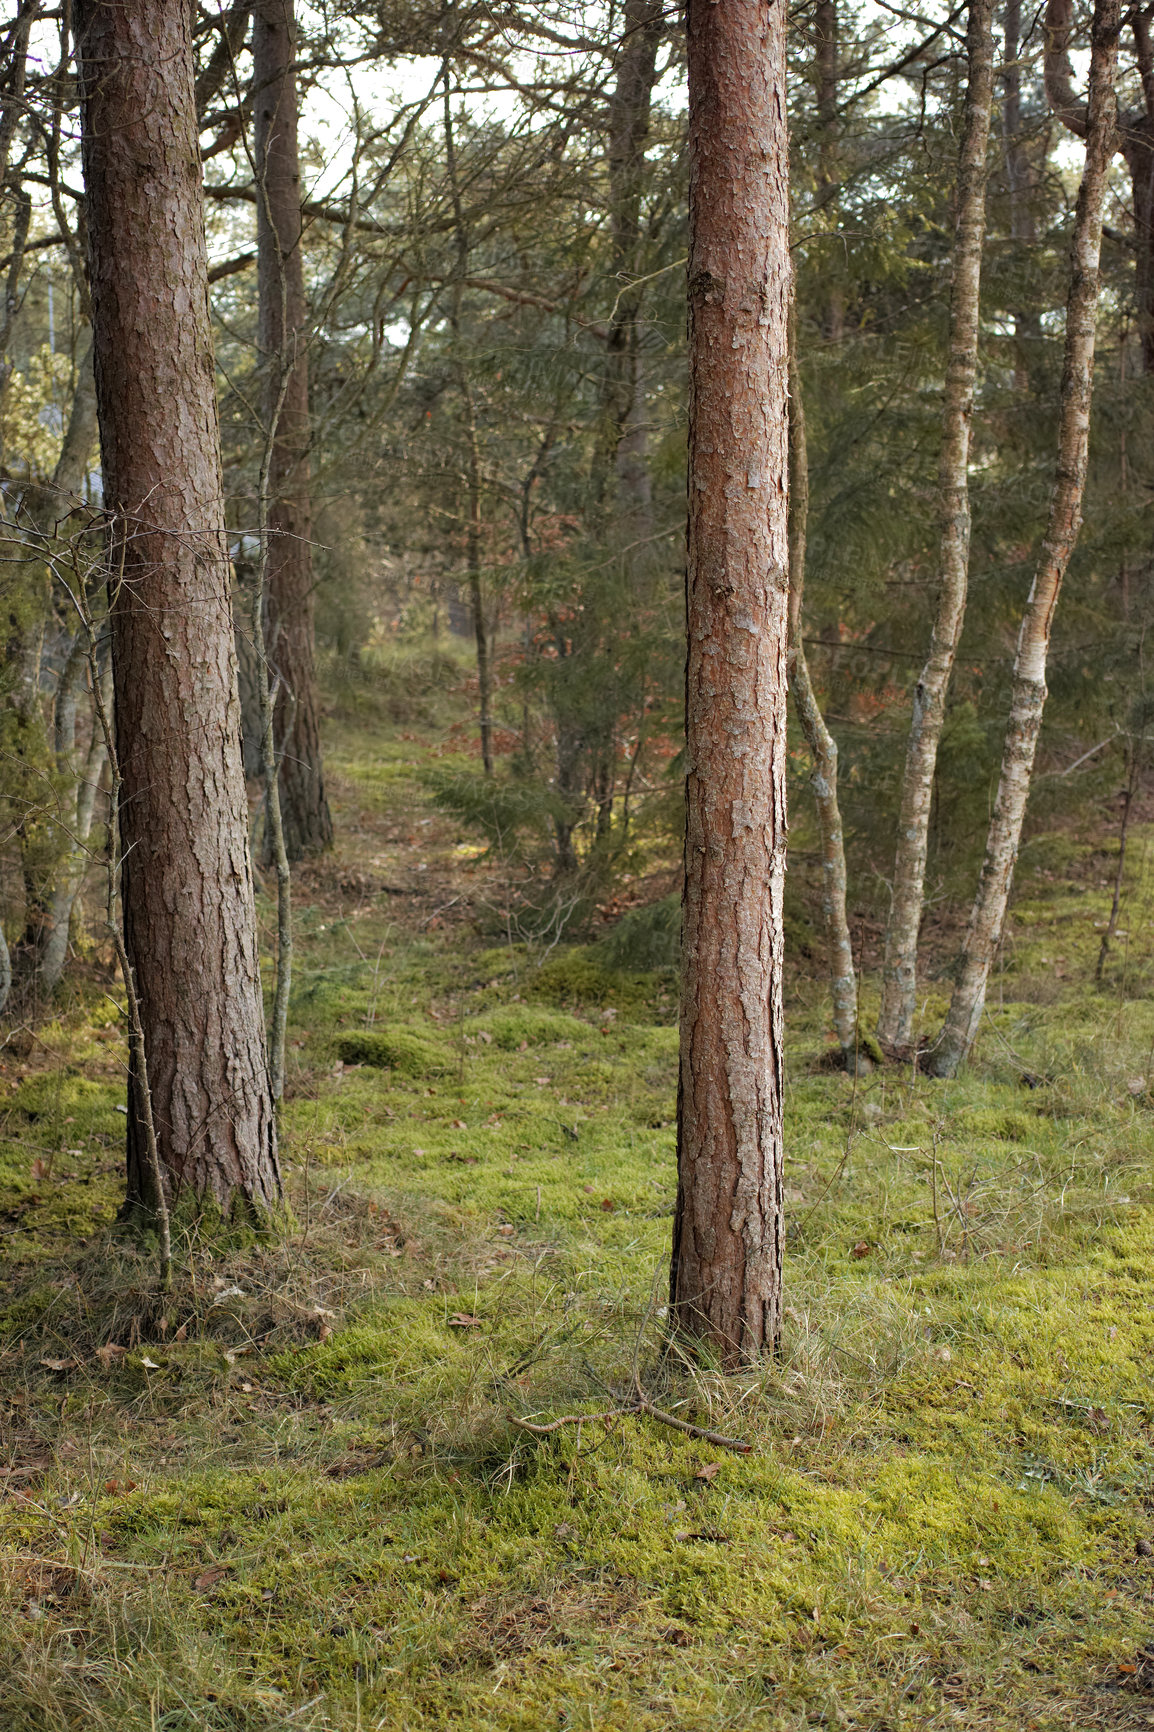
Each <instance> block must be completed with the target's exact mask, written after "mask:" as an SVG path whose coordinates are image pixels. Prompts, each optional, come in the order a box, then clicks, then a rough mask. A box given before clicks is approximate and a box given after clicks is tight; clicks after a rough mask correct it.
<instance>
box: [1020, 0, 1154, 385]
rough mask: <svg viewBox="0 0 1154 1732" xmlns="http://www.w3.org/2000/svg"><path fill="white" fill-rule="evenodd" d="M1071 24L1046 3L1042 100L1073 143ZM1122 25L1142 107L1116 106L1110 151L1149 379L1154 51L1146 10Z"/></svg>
mask: <svg viewBox="0 0 1154 1732" xmlns="http://www.w3.org/2000/svg"><path fill="white" fill-rule="evenodd" d="M1073 18H1074V4H1073V0H1047V6H1046V16H1045V42H1046V46H1045V60H1044V70H1045V84H1046V97H1047V99H1048V101H1049V104H1050V107H1051V109H1052V110H1053V112H1054V113H1055V114H1056V115H1057V117H1058V119H1059V120H1060V121H1061V122H1062V124H1063V126H1065V127H1067V128H1068V129H1069V130H1070V131H1071V132H1072V133H1073V134H1074V136H1075V138H1085V137H1086V136H1087V129H1088V126H1089V110H1088V105H1087V104H1086V103H1085V102H1083V101H1082V100H1081V98H1080V97H1079V96H1078V94H1077V92H1076V91H1075V89H1074V79H1073V73H1072V70H1071V66H1070V37H1071V35H1072V33H1073ZM1126 22H1127V23H1128V24H1129V25H1130V28H1131V30H1132V31H1133V35H1134V49H1135V54H1136V56H1137V60H1138V76H1139V83H1140V85H1141V90H1142V104H1141V107H1134V108H1126V109H1119V108H1118V107H1117V104H1116V103H1115V109H1114V113H1115V116H1116V122H1117V126H1116V131H1115V135H1114V145H1113V148H1114V149H1115V150H1117V151H1119V152H1120V153H1121V155H1122V158H1123V161H1124V162H1125V164H1126V170H1127V173H1128V174H1129V177H1130V195H1131V200H1132V206H1133V212H1134V300H1135V304H1136V308H1137V313H1138V335H1139V339H1140V342H1141V347H1142V368H1143V371H1144V372H1146V373H1154V48H1152V46H1151V41H1150V17H1149V13H1148V12H1147V11H1146V10H1144V9H1143V8H1142V7H1138V6H1136V7H1135V8H1134V9H1133V10H1132V11H1131V12H1130V13H1128V14H1127V19H1126Z"/></svg>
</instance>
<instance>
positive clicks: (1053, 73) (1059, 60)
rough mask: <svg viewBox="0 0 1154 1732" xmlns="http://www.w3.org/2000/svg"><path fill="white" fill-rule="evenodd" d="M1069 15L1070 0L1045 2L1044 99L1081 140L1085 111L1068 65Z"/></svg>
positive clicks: (1064, 124)
mask: <svg viewBox="0 0 1154 1732" xmlns="http://www.w3.org/2000/svg"><path fill="white" fill-rule="evenodd" d="M1073 12H1074V5H1073V0H1047V5H1046V16H1045V19H1044V20H1043V26H1042V28H1043V32H1044V35H1045V43H1046V47H1045V55H1044V60H1043V67H1044V78H1045V86H1046V100H1047V101H1048V102H1049V104H1050V107H1051V109H1052V110H1053V112H1054V114H1055V115H1056V116H1057V118H1058V119H1059V120H1060V121H1061V122H1062V125H1063V126H1065V127H1066V128H1067V129H1068V130H1069V131H1070V132H1072V133H1073V134H1074V136H1075V138H1085V136H1086V126H1087V113H1088V109H1087V105H1086V103H1085V102H1083V101H1082V99H1081V98H1080V97H1079V96H1078V94H1077V92H1076V91H1075V89H1074V69H1073V67H1072V66H1071V65H1070V37H1071V35H1072V34H1073Z"/></svg>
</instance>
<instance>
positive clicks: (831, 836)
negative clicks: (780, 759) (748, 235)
mask: <svg viewBox="0 0 1154 1732" xmlns="http://www.w3.org/2000/svg"><path fill="white" fill-rule="evenodd" d="M792 324H793V321H792V320H791V327H792ZM808 518H809V453H808V447H807V443H806V429H805V402H804V399H803V397H802V391H801V374H800V372H799V369H798V365H797V357H796V353H795V341H794V333H793V330H792V328H791V331H790V352H789V664H788V665H789V689H790V693H791V695H792V697H793V705H794V709H795V710H796V711H797V719H798V721H799V722H800V723H801V731H802V733H803V734H804V736H805V743H806V745H807V746H808V747H809V754H810V757H811V758H812V759H813V771H812V773H811V775H810V778H809V785H810V787H811V788H812V789H813V794H814V801H815V803H816V805H817V827H818V837H819V845H820V848H821V912H822V919H823V920H824V922H825V940H826V949H827V954H828V959H829V988H830V998H831V1000H832V1002H833V1026H834V1031H835V1033H836V1034H837V1043H838V1046H839V1047H840V1048H841V1052H842V1061H843V1063H844V1064H845V1067H846V1069H847V1070H852V1069H856V1067H857V1065H858V1064H859V1062H860V1053H859V1050H858V1024H857V973H856V970H855V969H854V961H853V941H852V939H851V937H850V929H849V919H848V917H847V914H846V869H845V842H844V839H843V832H842V823H841V805H840V803H839V801H838V796H837V741H836V740H835V739H834V737H833V735H832V734H831V733H830V731H829V729H828V728H827V727H826V723H825V717H824V716H823V715H822V713H821V705H820V704H819V703H818V701H817V694H816V692H815V691H814V689H813V681H812V680H811V679H810V676H809V663H808V662H807V661H806V656H805V642H804V639H803V636H802V602H803V600H804V596H805V552H806V529H807V523H808Z"/></svg>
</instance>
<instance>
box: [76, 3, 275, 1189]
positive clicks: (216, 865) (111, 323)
mask: <svg viewBox="0 0 1154 1732" xmlns="http://www.w3.org/2000/svg"><path fill="white" fill-rule="evenodd" d="M191 20H192V14H191V12H190V11H189V10H188V8H186V7H182V6H176V5H174V4H172V0H115V3H114V0H81V3H80V5H79V6H78V8H77V13H76V24H77V60H78V71H79V82H80V95H81V126H82V143H83V155H84V178H85V186H86V191H87V199H88V219H89V220H88V234H89V275H90V280H91V285H92V318H93V347H94V355H95V362H96V394H97V402H98V405H99V411H100V440H101V450H102V454H103V476H104V501H105V509H106V511H107V514H108V518H109V522H110V547H109V561H110V579H111V581H110V617H111V626H112V665H113V683H114V690H115V699H116V729H117V738H118V740H119V742H120V754H119V757H120V765H119V768H120V775H121V778H122V782H121V788H122V795H121V801H120V820H121V826H122V841H123V858H124V869H123V880H122V892H121V894H122V901H123V908H124V939H125V945H126V952H127V957H128V960H129V964H130V967H131V969H132V973H133V977H134V983H135V993H136V995H137V998H138V1000H139V1010H140V1024H141V1028H142V1031H143V1039H144V1044H145V1046H146V1049H147V1054H148V1081H149V1084H150V1085H151V1097H152V1106H153V1113H154V1121H155V1131H156V1141H157V1146H158V1149H159V1157H160V1160H161V1162H162V1164H163V1167H164V1170H165V1176H166V1180H167V1182H168V1184H169V1186H170V1189H172V1190H173V1191H174V1192H175V1191H176V1190H177V1189H178V1188H181V1187H187V1188H188V1189H190V1190H192V1191H193V1192H195V1193H196V1194H197V1195H198V1196H203V1195H206V1194H207V1195H208V1196H211V1197H212V1198H214V1199H215V1200H216V1201H217V1202H218V1203H219V1204H220V1205H221V1206H222V1207H228V1206H229V1205H230V1204H236V1203H238V1202H239V1203H240V1204H241V1205H242V1206H246V1207H247V1208H248V1209H249V1210H250V1211H252V1212H254V1213H259V1212H261V1211H263V1210H264V1209H267V1208H268V1207H270V1206H272V1205H275V1204H276V1203H277V1202H278V1201H279V1199H280V1195H281V1184H280V1173H279V1169H278V1164H277V1148H276V1119H275V1115H274V1111H273V1103H272V1098H271V1094H270V1091H269V1081H268V1069H267V1064H266V1059H265V1044H264V1008H263V1004H262V999H261V980H260V966H259V961H258V957H257V942H256V918H255V910H254V907H253V881H252V868H251V864H250V861H249V852H248V836H247V809H246V803H245V790H244V777H243V774H242V770H241V761H240V704H239V699H238V696H237V680H236V657H235V652H234V648H233V636H232V617H231V597H230V593H229V563H228V546H227V539H226V534H225V523H224V499H223V489H222V481H221V470H220V452H219V435H218V427H217V412H216V395H215V389H214V364H213V351H212V336H211V332H210V329H209V321H208V296H207V274H208V273H207V263H206V258H205V241H204V221H203V212H202V206H201V190H200V158H199V152H198V148H197V126H196V110H195V106H194V102H193V82H192V71H193V64H192V44H191V38H190V32H191ZM145 1092H146V1091H145V1090H143V1089H142V1088H141V1087H140V1079H139V1077H138V1076H137V1075H136V1074H135V1072H134V1073H133V1074H132V1076H131V1077H130V1081H129V1116H128V1199H127V1204H126V1207H127V1208H129V1209H130V1210H131V1209H132V1208H133V1207H134V1206H136V1205H143V1206H147V1204H148V1199H149V1178H148V1151H147V1120H148V1113H147V1103H146V1102H145V1101H144V1100H143V1096H144V1094H145Z"/></svg>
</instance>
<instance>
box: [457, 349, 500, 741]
mask: <svg viewBox="0 0 1154 1732" xmlns="http://www.w3.org/2000/svg"><path fill="white" fill-rule="evenodd" d="M460 377H461V397H462V402H463V404H464V409H465V438H466V441H467V451H466V462H467V464H468V488H469V516H468V521H467V523H466V525H465V565H466V569H467V570H468V573H469V600H470V602H471V603H472V608H473V639H474V642H475V643H476V646H477V687H478V699H479V708H480V715H479V717H478V721H479V726H480V733H481V763H482V765H483V766H484V770H485V774H486V776H491V775H492V774H493V674H492V658H491V656H490V654H489V639H488V635H487V632H486V621H485V591H484V586H483V584H482V582H481V545H482V544H481V459H480V452H479V451H478V449H477V413H476V406H475V405H474V402H473V391H472V387H471V386H470V384H469V377H468V374H467V373H466V372H465V370H464V368H462V369H461V375H460Z"/></svg>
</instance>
